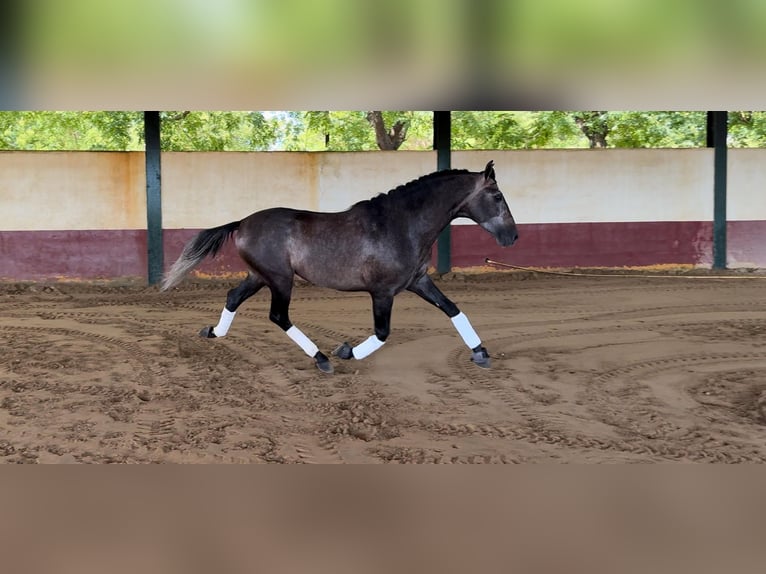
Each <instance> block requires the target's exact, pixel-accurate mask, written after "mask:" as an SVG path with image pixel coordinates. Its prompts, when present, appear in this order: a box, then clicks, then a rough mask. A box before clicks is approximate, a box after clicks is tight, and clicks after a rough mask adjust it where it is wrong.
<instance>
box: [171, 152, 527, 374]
mask: <svg viewBox="0 0 766 574" xmlns="http://www.w3.org/2000/svg"><path fill="white" fill-rule="evenodd" d="M458 217H467V218H469V219H471V220H473V221H475V222H476V223H478V224H479V225H480V226H481V227H482V228H483V229H485V230H486V231H488V232H489V233H490V234H492V236H494V238H495V240H496V241H497V243H498V244H500V245H501V246H503V247H507V246H510V245H513V244H514V243H515V242H516V240H517V239H518V232H517V229H516V222H515V221H514V218H513V215H512V214H511V211H510V209H509V208H508V204H507V202H506V200H505V197H504V196H503V193H502V192H501V191H500V189H499V188H498V185H497V181H496V180H495V169H494V162H492V161H490V162H489V163H488V164H487V166H486V167H485V169H484V171H480V172H471V171H468V170H465V169H461V170H458V169H450V170H441V171H436V172H434V173H431V174H428V175H424V176H422V177H420V178H418V179H415V180H413V181H410V182H409V183H406V184H404V185H400V186H399V187H397V188H395V189H393V190H391V191H389V192H387V193H381V194H378V195H377V196H375V197H373V198H371V199H367V200H363V201H360V202H358V203H355V204H354V205H352V206H351V207H350V208H348V209H347V210H346V211H341V212H334V213H329V212H314V211H306V210H300V209H290V208H284V207H276V208H270V209H264V210H261V211H257V212H255V213H253V214H251V215H249V216H248V217H245V218H244V219H242V220H240V221H234V222H231V223H227V224H226V225H221V226H219V227H214V228H212V229H207V230H204V231H201V232H200V233H198V234H197V235H196V236H195V237H193V238H192V239H191V240H190V241H189V242H188V243H187V244H186V245H185V246H184V249H183V251H182V252H181V255H180V256H179V258H178V259H177V260H176V262H175V263H174V264H173V265H172V266H171V268H170V269H169V270H168V271H167V273H166V274H165V276H164V278H163V282H162V285H161V290H162V291H166V290H168V289H170V288H172V287H174V286H176V285H177V284H179V283H180V282H181V280H182V279H183V277H184V276H185V275H186V274H187V273H188V272H189V271H191V270H192V269H193V268H194V267H196V266H197V265H198V264H199V263H200V262H201V261H202V260H203V259H204V258H205V257H207V256H215V255H216V254H217V253H218V251H219V250H220V249H221V247H222V246H223V245H224V244H225V243H226V241H228V240H229V239H231V238H232V237H234V244H235V245H236V248H237V251H238V254H239V256H240V257H241V258H242V260H243V261H244V262H245V264H246V265H247V267H248V274H247V276H246V277H245V279H244V280H243V281H242V282H241V283H240V284H239V285H237V286H236V287H234V288H233V289H231V290H230V291H229V292H228V293H227V296H226V304H225V306H224V308H223V311H222V312H221V316H220V319H219V321H218V324H216V325H215V326H207V327H204V328H203V329H202V330H201V331H200V332H199V335H200V336H202V337H205V338H215V337H223V336H225V335H226V334H227V332H228V331H229V327H230V326H231V324H232V321H233V320H234V316H235V314H236V312H237V309H238V308H239V306H240V305H242V303H243V302H244V301H245V300H246V299H248V298H249V297H252V296H253V295H255V294H256V293H257V292H258V291H259V290H260V289H261V288H262V287H264V286H266V287H268V288H269V290H270V291H271V306H270V310H269V319H270V320H271V321H272V322H273V323H275V324H276V325H278V326H279V327H280V328H281V329H282V330H283V331H284V332H285V333H286V334H287V336H288V337H289V338H290V339H291V340H292V341H293V342H294V343H296V344H297V345H298V346H299V347H300V348H301V349H302V350H303V352H304V353H306V355H308V356H309V357H311V358H313V359H314V361H315V364H316V367H317V368H318V369H319V370H320V371H322V372H324V373H332V372H333V366H332V363H331V362H330V360H329V358H328V357H327V356H326V355H325V354H324V353H322V352H321V351H320V350H319V348H318V347H317V346H316V344H314V342H313V341H311V339H309V338H308V337H307V336H306V335H305V334H304V333H303V332H302V331H301V330H300V329H299V328H298V327H296V326H295V325H294V324H293V323H292V321H291V320H290V316H289V312H288V310H289V307H290V298H291V295H292V289H293V281H294V277H295V275H298V276H299V277H301V278H303V279H305V280H306V281H308V282H309V283H312V284H314V285H317V286H319V287H328V288H332V289H336V290H339V291H366V292H367V293H369V294H370V297H371V298H372V313H373V323H374V334H373V335H371V336H370V337H369V338H367V339H366V340H364V341H362V342H361V343H359V344H357V345H355V346H351V345H350V344H349V343H348V342H344V343H342V344H341V345H340V346H338V347H337V348H336V349H335V350H334V351H332V353H331V354H332V355H334V356H336V357H338V358H339V359H342V360H350V359H354V360H362V359H364V358H365V357H367V356H369V355H370V354H372V353H373V352H375V351H377V350H378V349H380V348H381V347H382V346H383V345H384V344H385V342H386V340H387V339H388V336H389V332H390V326H391V309H392V306H393V303H394V296H395V295H397V294H398V293H400V292H402V291H405V290H407V291H410V292H412V293H415V294H417V295H419V296H420V297H422V298H423V299H424V300H426V301H427V302H428V303H430V304H432V305H434V306H435V307H437V308H438V309H441V311H442V312H444V313H445V314H446V315H447V317H449V318H450V320H451V321H452V324H453V326H454V327H455V329H456V330H457V332H458V333H459V335H460V336H461V338H462V339H463V342H464V343H465V344H466V345H467V346H468V348H469V349H470V350H471V360H472V361H473V362H474V363H475V364H476V365H477V366H479V367H482V368H489V367H490V365H491V360H490V356H489V352H488V351H487V349H486V348H485V347H483V346H482V343H481V339H480V337H479V335H478V334H477V333H476V331H475V330H474V329H473V327H472V325H471V323H470V321H469V320H468V317H466V315H465V314H464V313H463V312H462V311H460V309H459V308H458V307H457V305H455V303H453V302H452V301H451V300H450V299H448V298H447V297H446V296H445V295H444V294H443V293H442V292H441V291H440V290H439V288H438V287H437V286H436V285H435V284H434V282H433V281H432V280H431V278H430V277H429V276H428V274H427V271H428V263H429V260H430V257H431V249H432V246H433V244H434V242H435V241H436V239H437V237H438V235H439V233H440V232H441V231H442V230H443V229H444V228H445V227H446V226H447V225H449V224H450V222H451V221H452V220H453V219H455V218H458Z"/></svg>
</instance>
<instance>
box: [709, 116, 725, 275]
mask: <svg viewBox="0 0 766 574" xmlns="http://www.w3.org/2000/svg"><path fill="white" fill-rule="evenodd" d="M728 119H729V114H728V112H708V113H707V146H708V147H712V148H714V155H713V269H726V173H727V154H728V146H727V144H726V139H727V134H728Z"/></svg>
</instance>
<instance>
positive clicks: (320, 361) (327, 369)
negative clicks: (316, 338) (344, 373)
mask: <svg viewBox="0 0 766 574" xmlns="http://www.w3.org/2000/svg"><path fill="white" fill-rule="evenodd" d="M314 360H315V361H316V365H317V369H319V370H320V371H322V372H323V373H327V374H328V375H331V374H332V373H333V368H332V363H331V362H330V359H328V358H327V355H325V354H324V353H322V352H321V351H317V354H316V355H314Z"/></svg>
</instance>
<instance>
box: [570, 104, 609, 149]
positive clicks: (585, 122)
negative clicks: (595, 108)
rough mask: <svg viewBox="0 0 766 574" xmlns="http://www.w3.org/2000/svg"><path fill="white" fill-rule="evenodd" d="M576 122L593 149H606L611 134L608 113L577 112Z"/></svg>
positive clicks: (575, 115)
mask: <svg viewBox="0 0 766 574" xmlns="http://www.w3.org/2000/svg"><path fill="white" fill-rule="evenodd" d="M574 120H575V123H576V124H577V126H578V127H579V128H580V130H582V133H584V134H585V137H586V138H588V142H590V147H591V148H605V147H606V136H607V135H608V134H609V124H608V123H607V112H577V113H575V114H574Z"/></svg>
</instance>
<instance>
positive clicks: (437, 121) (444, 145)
mask: <svg viewBox="0 0 766 574" xmlns="http://www.w3.org/2000/svg"><path fill="white" fill-rule="evenodd" d="M434 149H436V169H437V170H438V171H441V170H443V169H450V167H452V116H451V113H450V112H449V111H446V112H434ZM451 252H452V234H451V232H450V226H449V225H448V226H447V227H446V228H445V229H444V231H442V232H441V233H440V234H439V239H438V240H437V241H436V272H437V273H449V271H450V270H451V269H452V263H451V261H450V259H451Z"/></svg>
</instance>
